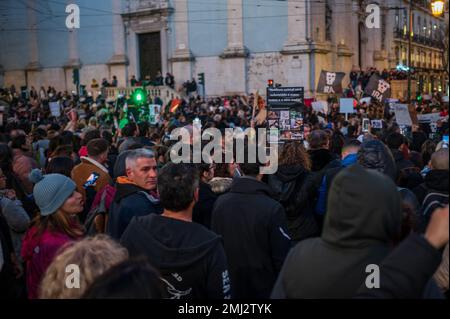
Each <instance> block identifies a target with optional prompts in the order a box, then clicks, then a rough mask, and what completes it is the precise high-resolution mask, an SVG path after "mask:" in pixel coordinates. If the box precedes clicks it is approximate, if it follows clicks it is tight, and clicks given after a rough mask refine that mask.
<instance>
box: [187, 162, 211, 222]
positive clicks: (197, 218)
mask: <svg viewBox="0 0 450 319" xmlns="http://www.w3.org/2000/svg"><path fill="white" fill-rule="evenodd" d="M214 170H215V164H214V163H210V164H208V163H206V164H199V165H198V172H199V174H200V179H199V195H198V196H199V198H198V201H197V202H196V203H195V206H194V210H193V214H192V221H194V222H196V223H199V224H201V225H203V226H205V227H206V228H208V229H209V228H211V214H212V211H213V207H214V203H215V202H216V199H217V196H216V194H214V192H213V191H212V189H211V186H210V185H209V182H211V180H212V179H213V178H214V172H215V171H214Z"/></svg>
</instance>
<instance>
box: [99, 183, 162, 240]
mask: <svg viewBox="0 0 450 319" xmlns="http://www.w3.org/2000/svg"><path fill="white" fill-rule="evenodd" d="M116 188H117V191H116V194H115V196H114V199H113V201H112V203H111V206H110V208H109V215H108V223H107V226H106V233H107V234H108V235H110V236H111V237H112V238H114V239H117V240H118V239H120V237H121V236H122V234H123V232H124V231H125V229H126V228H127V226H128V224H129V223H130V221H131V219H132V218H133V217H136V216H145V215H149V214H160V213H161V212H162V209H161V206H160V205H159V200H157V199H156V198H153V197H152V196H151V195H148V194H147V195H146V193H147V191H146V190H145V189H143V188H140V187H139V186H137V185H134V184H120V183H117V184H116Z"/></svg>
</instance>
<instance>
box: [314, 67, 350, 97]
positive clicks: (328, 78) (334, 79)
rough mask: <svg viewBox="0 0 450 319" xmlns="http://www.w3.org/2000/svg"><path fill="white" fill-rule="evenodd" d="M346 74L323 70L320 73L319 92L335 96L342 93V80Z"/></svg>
mask: <svg viewBox="0 0 450 319" xmlns="http://www.w3.org/2000/svg"><path fill="white" fill-rule="evenodd" d="M344 76H345V73H343V72H328V71H324V70H322V72H320V78H319V82H318V83H317V92H318V93H326V94H330V93H331V94H334V93H342V79H344Z"/></svg>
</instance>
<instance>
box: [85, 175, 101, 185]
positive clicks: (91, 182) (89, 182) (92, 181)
mask: <svg viewBox="0 0 450 319" xmlns="http://www.w3.org/2000/svg"><path fill="white" fill-rule="evenodd" d="M99 177H100V175H98V174H97V173H95V172H94V173H92V174H91V175H89V177H88V179H87V180H86V182H85V183H84V185H83V188H84V189H86V188H88V187H90V186H95V183H96V182H97V180H98V178H99Z"/></svg>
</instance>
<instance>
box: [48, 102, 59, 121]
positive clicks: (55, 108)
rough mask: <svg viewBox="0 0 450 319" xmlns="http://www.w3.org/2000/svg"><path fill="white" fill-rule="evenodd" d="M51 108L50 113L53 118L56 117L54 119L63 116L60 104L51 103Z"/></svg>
mask: <svg viewBox="0 0 450 319" xmlns="http://www.w3.org/2000/svg"><path fill="white" fill-rule="evenodd" d="M49 107H50V112H51V113H52V116H54V117H60V116H61V107H60V104H59V102H50V103H49Z"/></svg>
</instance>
